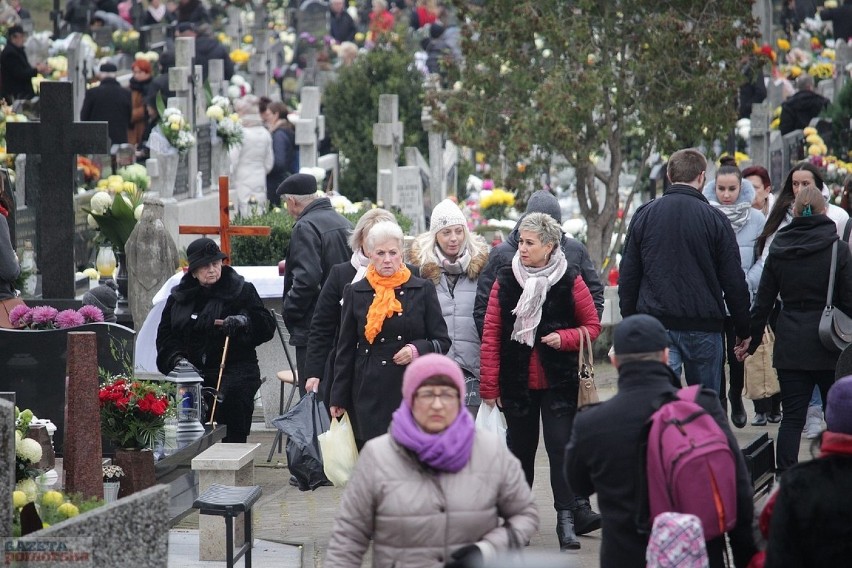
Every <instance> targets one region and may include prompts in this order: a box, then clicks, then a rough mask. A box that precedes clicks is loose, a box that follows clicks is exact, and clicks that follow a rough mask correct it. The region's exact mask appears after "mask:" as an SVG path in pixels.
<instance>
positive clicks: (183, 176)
mask: <svg viewBox="0 0 852 568" xmlns="http://www.w3.org/2000/svg"><path fill="white" fill-rule="evenodd" d="M187 156H188V154H187V153H186V152H184V153H183V154H181V156H180V158H179V159H178V167H177V176H176V177H175V193H174V196H175V197H178V196H181V195H189V194H190V192H189V187H190V183H189V181H190V180H189V160H188V159H187ZM192 187H193V188H194V187H195V182H193V183H192Z"/></svg>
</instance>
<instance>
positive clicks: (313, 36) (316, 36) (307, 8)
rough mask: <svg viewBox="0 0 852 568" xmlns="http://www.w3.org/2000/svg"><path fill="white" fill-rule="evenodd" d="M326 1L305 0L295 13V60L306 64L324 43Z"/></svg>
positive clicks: (325, 33) (326, 29) (326, 30)
mask: <svg viewBox="0 0 852 568" xmlns="http://www.w3.org/2000/svg"><path fill="white" fill-rule="evenodd" d="M328 14H329V11H328V2H325V1H324V0H306V1H304V2H302V3H301V5H300V6H299V10H298V11H297V13H296V36H297V40H296V55H295V57H296V59H295V60H296V61H300V62H301V63H302V64H307V62H308V58H309V56H310V55H313V56H314V57H315V56H316V52H317V50H319V49H322V47H323V46H324V45H325V43H324V39H325V36H327V35H329V29H328Z"/></svg>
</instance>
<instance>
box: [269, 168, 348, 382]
mask: <svg viewBox="0 0 852 568" xmlns="http://www.w3.org/2000/svg"><path fill="white" fill-rule="evenodd" d="M277 193H278V195H280V196H281V201H282V202H283V203H284V205H285V206H286V208H287V212H288V213H289V214H290V215H291V216H292V217H293V218H294V219H296V223H295V225H293V232H292V233H291V235H290V246H289V247H288V250H287V251H285V254H284V257H285V260H286V263H285V273H284V297H283V300H284V305H283V307H282V309H281V314H282V316H283V318H284V323H285V324H286V325H287V330H288V331H289V332H290V345H292V346H294V347H295V348H296V367H297V371H296V372H297V374H298V379H299V392H300V393H301V394H302V395H304V394H305V379H306V378H307V377H306V376H305V361H306V360H307V353H308V336H309V334H310V331H311V320H312V319H313V317H314V309H315V308H316V304H317V299H318V298H319V294H320V290H321V289H322V286H323V284H325V279H326V278H327V277H328V275H329V272H331V268H332V267H333V266H334V265H335V264H339V263H341V262H346V261H347V260H349V257H350V256H351V255H352V251H351V249H350V248H349V232H350V231H351V230H352V223H350V222H349V221H348V220H347V219H346V217H344V216H343V215H341V214H340V213H338V212H337V211H335V210H334V207H332V206H331V200H330V199H329V198H327V197H324V196H322V195H321V194H318V193H317V180H316V178H315V177H314V176H312V175H309V174H293V175H291V176H290V177H288V178H287V179H285V180H284V181H283V182H281V185H280V186H278V191H277Z"/></svg>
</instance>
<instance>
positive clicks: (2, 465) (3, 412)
mask: <svg viewBox="0 0 852 568" xmlns="http://www.w3.org/2000/svg"><path fill="white" fill-rule="evenodd" d="M14 488H15V405H14V404H13V403H11V402H9V401H8V400H2V399H0V535H3V536H6V535H11V534H12V514H13V510H12V490H13V489H14Z"/></svg>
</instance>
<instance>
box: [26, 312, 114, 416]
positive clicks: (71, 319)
mask: <svg viewBox="0 0 852 568" xmlns="http://www.w3.org/2000/svg"><path fill="white" fill-rule="evenodd" d="M102 321H104V314H103V312H102V311H101V310H100V308H98V307H96V306H90V305H86V306H82V307H81V308H80V309H79V310H70V309H69V310H62V311H61V312H60V311H59V310H57V309H56V308H54V307H51V306H34V307H30V306H26V305H20V306H15V307H14V308H12V311H11V312H9V322H10V323H11V324H12V327H14V328H15V329H30V330H34V329H35V330H45V329H68V328H71V327H77V326H81V325H86V324H87V323H99V322H102ZM27 424H29V422H28V423H27Z"/></svg>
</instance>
